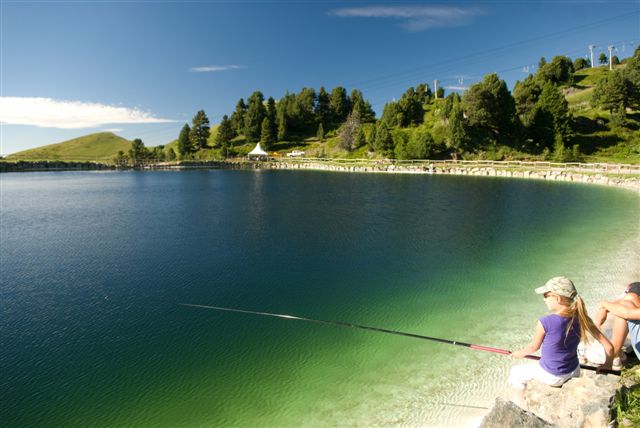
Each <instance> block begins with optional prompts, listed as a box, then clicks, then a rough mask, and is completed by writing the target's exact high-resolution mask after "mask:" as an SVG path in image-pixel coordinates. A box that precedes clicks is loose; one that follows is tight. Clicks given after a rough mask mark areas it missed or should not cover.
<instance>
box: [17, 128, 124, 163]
mask: <svg viewBox="0 0 640 428" xmlns="http://www.w3.org/2000/svg"><path fill="white" fill-rule="evenodd" d="M130 147H131V141H129V140H127V139H124V138H122V137H119V136H117V135H115V134H114V133H112V132H99V133H96V134H90V135H85V136H83V137H79V138H74V139H72V140H69V141H64V142H62V143H57V144H49V145H47V146H42V147H37V148H35V149H30V150H24V151H22V152H17V153H13V154H11V155H9V156H7V157H6V159H8V160H18V159H21V160H64V161H82V160H107V159H108V160H111V159H113V157H114V156H115V155H116V154H117V153H118V151H120V150H122V151H123V152H126V151H127V150H129V148H130Z"/></svg>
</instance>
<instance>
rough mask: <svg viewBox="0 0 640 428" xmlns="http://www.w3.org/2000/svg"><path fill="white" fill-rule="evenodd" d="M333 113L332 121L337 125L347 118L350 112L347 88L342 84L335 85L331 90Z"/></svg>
mask: <svg viewBox="0 0 640 428" xmlns="http://www.w3.org/2000/svg"><path fill="white" fill-rule="evenodd" d="M330 105H331V113H332V116H333V119H332V122H333V123H334V124H335V125H338V124H341V123H342V122H344V121H345V120H346V119H347V115H348V114H349V100H348V99H347V90H346V89H344V88H343V87H342V86H338V87H335V88H333V89H332V90H331V98H330Z"/></svg>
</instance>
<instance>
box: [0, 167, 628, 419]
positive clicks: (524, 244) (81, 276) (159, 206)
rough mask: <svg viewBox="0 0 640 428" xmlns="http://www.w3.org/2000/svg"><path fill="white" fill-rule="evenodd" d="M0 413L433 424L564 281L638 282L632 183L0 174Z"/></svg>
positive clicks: (513, 342)
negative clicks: (542, 293) (483, 348)
mask: <svg viewBox="0 0 640 428" xmlns="http://www.w3.org/2000/svg"><path fill="white" fill-rule="evenodd" d="M0 190H1V199H0V215H1V223H0V233H1V235H0V237H1V248H0V265H1V278H0V279H1V285H0V309H1V313H2V319H1V322H2V328H1V330H0V373H1V375H0V402H1V403H2V405H1V406H0V422H1V423H2V425H3V426H48V427H56V426H64V427H74V426H76V427H85V426H98V427H100V426H123V425H130V426H137V427H143V426H256V425H259V426H301V425H305V426H327V425H334V426H335V425H341V426H343V425H347V426H354V425H367V426H372V425H373V426H380V425H432V426H451V425H459V424H463V423H465V421H468V418H472V417H477V416H479V415H482V414H483V412H484V411H485V410H482V409H478V408H477V407H489V406H491V405H492V402H493V399H494V397H495V396H496V395H497V394H500V393H501V392H502V391H503V390H504V388H505V387H506V376H507V372H508V369H509V367H510V366H511V365H512V364H514V362H513V361H511V360H510V359H509V358H507V357H504V356H501V355H497V354H491V353H486V352H480V351H474V350H470V349H467V348H461V347H457V346H451V345H446V344H440V343H435V342H428V341H421V340H415V339H411V338H406V337H399V336H393V335H386V334H381V333H374V332H367V331H362V330H354V329H347V328H339V327H332V326H325V325H318V324H313V323H305V322H301V321H294V320H283V319H276V318H265V317H259V316H253V315H247V314H239V313H227V312H220V311H215V310H208V309H203V308H194V307H185V306H180V305H179V304H180V303H189V304H199V305H213V306H224V307H231V308H239V309H245V310H253V311H265V312H275V313H280V314H290V315H297V316H302V317H309V318H317V319H323V320H336V321H341V322H352V323H357V324H362V325H368V326H374V327H381V328H388V329H394V330H400V331H406V332H411V333H416V334H422V335H427V336H434V337H441V338H446V339H451V340H458V341H464V342H471V343H476V344H482V345H487V346H494V347H498V348H506V349H514V348H517V347H521V346H523V345H524V344H526V342H527V341H528V339H529V338H530V335H531V333H532V331H533V327H534V325H535V322H536V318H537V317H539V316H542V315H544V314H545V307H544V304H543V302H542V299H540V298H539V296H536V295H535V294H534V293H533V288H535V287H537V286H540V285H542V284H544V282H545V281H546V280H547V279H549V278H550V277H553V276H557V275H567V276H569V277H570V278H572V279H573V280H574V281H575V283H576V286H577V287H578V290H579V292H580V293H581V294H582V295H583V296H584V298H585V299H586V301H587V303H588V304H589V306H590V307H591V308H593V305H595V304H596V303H597V301H598V299H601V298H603V297H608V296H612V295H614V294H617V290H619V289H620V288H621V287H622V286H623V284H624V281H629V280H631V279H632V278H633V277H634V276H635V279H636V280H637V278H638V277H640V272H639V270H640V266H638V264H639V263H638V260H640V240H639V239H640V222H639V220H638V212H640V198H638V195H636V194H634V193H632V192H629V191H625V190H620V189H611V188H604V187H598V186H586V185H580V184H571V183H548V182H542V181H525V180H509V179H498V178H479V177H451V176H426V175H382V174H355V173H354V174H348V173H328V172H314V171H223V170H194V171H177V172H175V171H174V172H170V171H156V172H152V171H147V172H136V171H128V172H52V173H46V172H43V173H24V174H20V173H9V174H2V175H0Z"/></svg>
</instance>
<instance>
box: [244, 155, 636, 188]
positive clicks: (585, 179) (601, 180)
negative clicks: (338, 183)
mask: <svg viewBox="0 0 640 428" xmlns="http://www.w3.org/2000/svg"><path fill="white" fill-rule="evenodd" d="M255 169H284V170H299V169H305V170H314V171H333V172H356V173H373V174H380V173H381V174H385V173H386V174H425V175H462V176H477V177H502V178H518V179H534V180H546V181H563V182H572V183H584V184H596V185H601V186H610V187H619V188H623V189H627V190H631V191H633V192H636V193H638V194H639V195H640V174H639V175H637V176H635V175H636V174H625V175H629V176H630V177H621V176H619V177H616V176H608V175H606V174H603V173H593V174H588V173H580V172H575V171H571V170H569V171H566V170H557V169H546V170H529V169H522V170H513V169H505V168H496V167H491V166H475V167H465V166H446V165H445V166H440V165H434V164H431V165H428V166H425V165H415V166H413V165H409V166H405V165H395V164H388V165H387V164H380V165H377V166H369V165H367V166H358V165H335V164H327V163H318V162H300V163H289V162H264V163H261V164H257V166H256V167H255Z"/></svg>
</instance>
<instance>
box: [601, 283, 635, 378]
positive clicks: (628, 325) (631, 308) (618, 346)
mask: <svg viewBox="0 0 640 428" xmlns="http://www.w3.org/2000/svg"><path fill="white" fill-rule="evenodd" d="M625 293H626V294H625V295H624V296H623V297H621V298H620V299H617V300H613V301H603V302H600V311H599V312H598V315H597V316H596V319H595V323H596V325H597V326H598V327H599V326H601V325H602V324H603V323H604V322H605V320H606V319H607V315H608V314H609V313H611V314H612V315H613V319H612V334H611V343H612V344H613V356H614V357H615V358H614V359H613V368H614V369H616V370H618V369H620V368H621V367H622V360H621V358H620V357H621V354H620V351H621V350H622V345H624V341H625V339H626V338H627V334H629V336H630V339H631V347H632V348H633V352H635V354H636V356H637V357H638V359H640V282H632V283H631V284H629V285H627V288H626V291H625Z"/></svg>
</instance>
